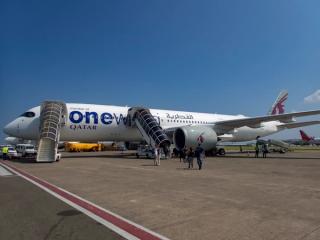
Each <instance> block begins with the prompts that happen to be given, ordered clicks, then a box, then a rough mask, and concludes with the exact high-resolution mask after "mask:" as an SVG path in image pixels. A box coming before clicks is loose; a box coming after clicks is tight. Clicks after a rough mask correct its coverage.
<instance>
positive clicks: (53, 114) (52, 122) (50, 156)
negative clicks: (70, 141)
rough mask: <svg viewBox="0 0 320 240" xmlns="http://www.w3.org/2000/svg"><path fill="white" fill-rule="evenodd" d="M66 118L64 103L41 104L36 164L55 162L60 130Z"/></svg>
mask: <svg viewBox="0 0 320 240" xmlns="http://www.w3.org/2000/svg"><path fill="white" fill-rule="evenodd" d="M66 116H67V107H66V104H65V103H64V102H58V101H45V102H43V103H42V104H41V109H40V139H39V145H38V154H37V159H36V161H37V162H53V161H55V160H56V157H57V150H58V143H59V139H60V129H61V127H62V126H64V125H65V121H66V119H65V118H66Z"/></svg>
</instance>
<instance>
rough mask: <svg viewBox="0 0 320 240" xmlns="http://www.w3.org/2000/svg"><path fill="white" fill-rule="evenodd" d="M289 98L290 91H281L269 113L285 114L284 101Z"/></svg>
mask: <svg viewBox="0 0 320 240" xmlns="http://www.w3.org/2000/svg"><path fill="white" fill-rule="evenodd" d="M287 99H288V92H287V91H286V90H284V91H281V92H280V94H279V96H278V97H277V99H276V101H275V102H274V104H273V105H272V107H271V109H270V111H269V112H268V114H269V115H278V114H283V113H284V112H285V109H284V103H285V101H286V100H287Z"/></svg>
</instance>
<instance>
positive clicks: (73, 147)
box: [64, 142, 103, 152]
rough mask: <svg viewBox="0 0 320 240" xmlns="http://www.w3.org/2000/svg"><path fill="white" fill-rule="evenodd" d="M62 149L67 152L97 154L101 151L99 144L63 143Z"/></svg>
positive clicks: (101, 146)
mask: <svg viewBox="0 0 320 240" xmlns="http://www.w3.org/2000/svg"><path fill="white" fill-rule="evenodd" d="M64 148H65V150H66V151H68V152H97V151H102V150H103V145H102V144H100V143H69V142H67V143H65V145H64Z"/></svg>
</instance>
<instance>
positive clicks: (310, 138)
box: [300, 130, 313, 142]
mask: <svg viewBox="0 0 320 240" xmlns="http://www.w3.org/2000/svg"><path fill="white" fill-rule="evenodd" d="M300 135H301V139H302V140H303V141H306V142H309V141H310V140H313V138H312V137H309V136H308V135H307V134H306V133H305V132H304V131H302V130H300Z"/></svg>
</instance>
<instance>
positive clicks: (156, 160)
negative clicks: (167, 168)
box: [154, 145, 160, 166]
mask: <svg viewBox="0 0 320 240" xmlns="http://www.w3.org/2000/svg"><path fill="white" fill-rule="evenodd" d="M154 165H155V166H160V148H159V146H158V145H156V147H155V149H154Z"/></svg>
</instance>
